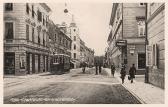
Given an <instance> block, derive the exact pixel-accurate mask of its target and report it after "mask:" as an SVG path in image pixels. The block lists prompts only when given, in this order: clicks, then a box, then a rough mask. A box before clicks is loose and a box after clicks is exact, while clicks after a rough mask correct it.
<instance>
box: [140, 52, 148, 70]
mask: <svg viewBox="0 0 168 107" xmlns="http://www.w3.org/2000/svg"><path fill="white" fill-rule="evenodd" d="M145 57H146V56H145V53H139V54H138V69H145V66H146V59H145Z"/></svg>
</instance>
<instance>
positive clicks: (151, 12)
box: [146, 3, 165, 88]
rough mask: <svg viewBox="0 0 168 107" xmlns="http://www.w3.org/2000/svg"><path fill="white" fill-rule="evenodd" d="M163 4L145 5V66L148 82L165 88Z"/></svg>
mask: <svg viewBox="0 0 168 107" xmlns="http://www.w3.org/2000/svg"><path fill="white" fill-rule="evenodd" d="M164 12H165V4H164V3H149V4H147V46H146V64H147V68H148V70H147V71H148V81H149V82H150V83H151V84H154V85H156V86H159V87H161V88H164V87H165V80H164V79H165V78H164V77H165V62H164V61H165V57H164V56H165V34H164V32H165V30H164V28H165V27H164V26H165V18H164V17H165V13H164Z"/></svg>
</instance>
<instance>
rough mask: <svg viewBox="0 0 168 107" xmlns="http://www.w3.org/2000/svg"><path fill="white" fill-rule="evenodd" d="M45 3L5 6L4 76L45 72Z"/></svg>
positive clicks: (46, 12)
mask: <svg viewBox="0 0 168 107" xmlns="http://www.w3.org/2000/svg"><path fill="white" fill-rule="evenodd" d="M50 12H51V9H50V8H49V7H48V6H47V5H46V4H45V3H5V4H4V74H15V75H25V74H32V73H39V72H46V71H48V57H49V48H48V46H47V42H48V35H47V32H48V28H47V23H48V18H49V14H50Z"/></svg>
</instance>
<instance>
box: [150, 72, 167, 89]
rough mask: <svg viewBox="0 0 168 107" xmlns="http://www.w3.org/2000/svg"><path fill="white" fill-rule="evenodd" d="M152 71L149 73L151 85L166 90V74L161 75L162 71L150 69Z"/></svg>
mask: <svg viewBox="0 0 168 107" xmlns="http://www.w3.org/2000/svg"><path fill="white" fill-rule="evenodd" d="M150 71H152V72H150ZM150 71H149V83H151V84H153V85H155V86H157V87H160V88H163V89H164V88H165V80H164V74H162V73H160V71H158V70H151V69H150Z"/></svg>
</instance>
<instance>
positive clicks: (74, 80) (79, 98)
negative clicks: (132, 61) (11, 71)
mask: <svg viewBox="0 0 168 107" xmlns="http://www.w3.org/2000/svg"><path fill="white" fill-rule="evenodd" d="M35 80H36V81H35ZM4 103H5V104H11V103H21V104H22V103H40V104H42V103H47V104H57V103H58V104H62V103H63V104H132V103H135V104H138V103H140V101H138V100H137V99H136V98H135V97H134V96H133V95H132V94H131V93H130V92H129V91H128V90H126V89H125V88H124V87H123V86H122V85H121V84H120V82H119V81H118V80H117V79H116V78H113V77H111V76H108V75H107V74H106V72H105V71H102V73H101V75H95V69H94V68H90V69H88V68H87V69H86V73H85V74H83V73H82V70H81V69H74V70H71V71H70V73H67V74H63V75H50V74H49V73H42V74H35V75H28V76H18V77H14V76H5V77H4Z"/></svg>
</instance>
